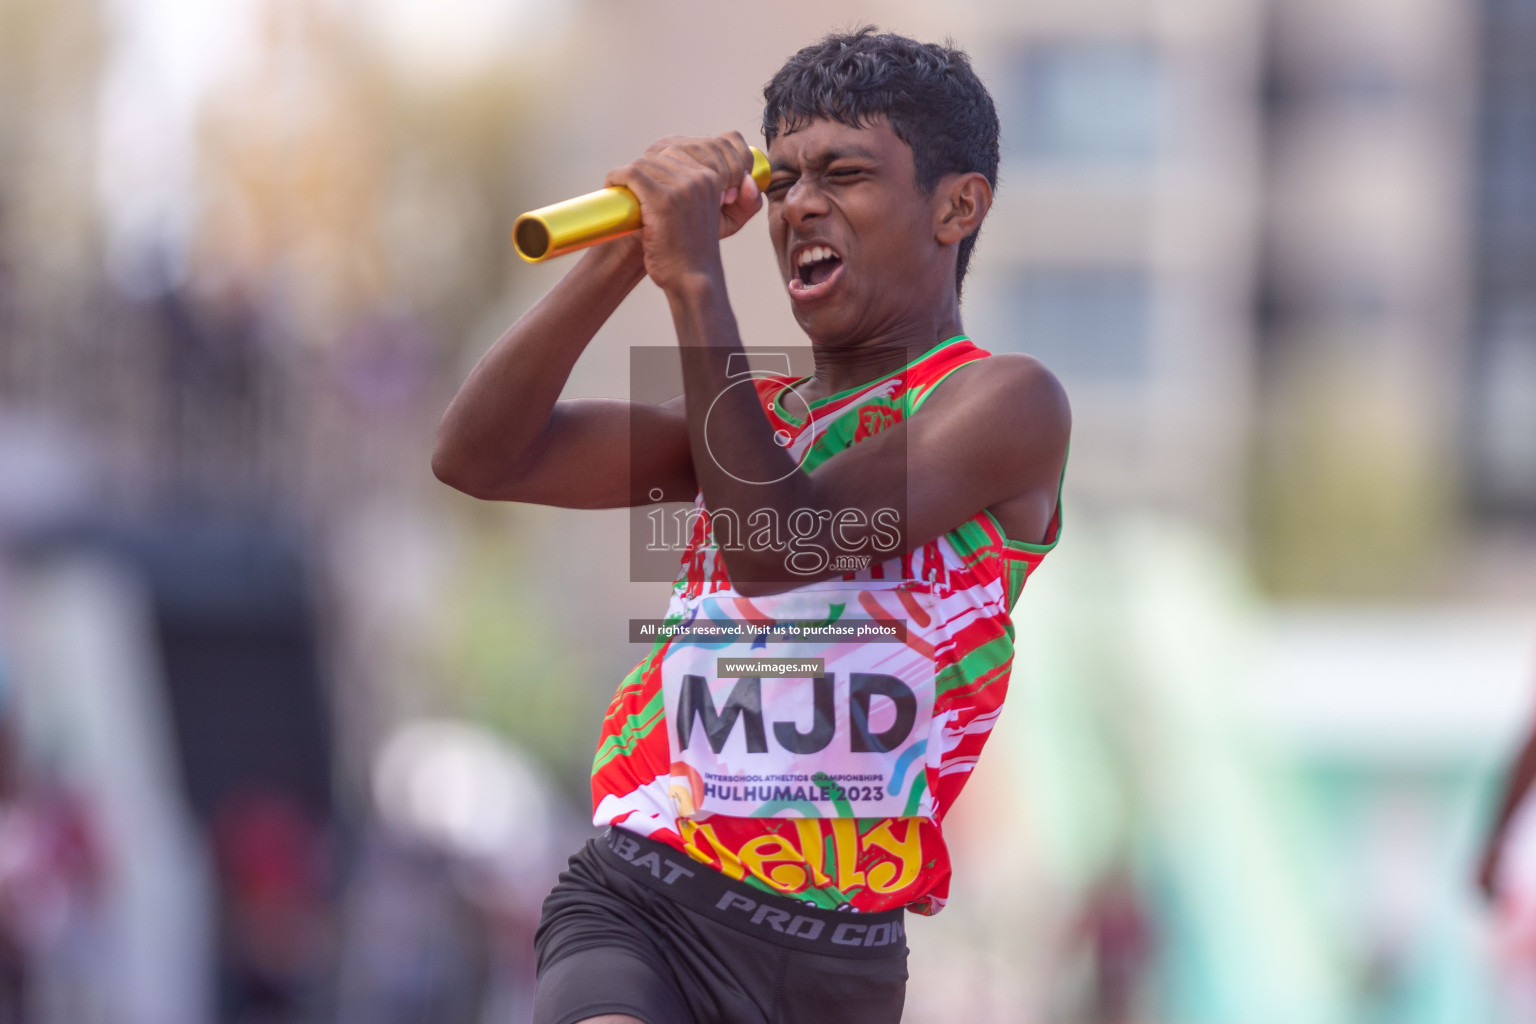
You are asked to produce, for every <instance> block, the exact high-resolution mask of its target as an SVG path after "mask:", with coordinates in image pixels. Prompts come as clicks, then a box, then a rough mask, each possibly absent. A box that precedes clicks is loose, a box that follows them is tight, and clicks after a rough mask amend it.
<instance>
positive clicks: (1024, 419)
mask: <svg viewBox="0 0 1536 1024" xmlns="http://www.w3.org/2000/svg"><path fill="white" fill-rule="evenodd" d="M923 409H925V410H928V411H931V412H944V413H947V414H949V415H951V416H958V417H963V418H965V419H973V418H984V419H986V420H988V421H990V422H991V423H992V425H993V427H994V429H996V430H997V431H999V432H1003V433H1014V434H1016V435H1018V436H1021V438H1022V437H1028V438H1030V439H1031V440H1033V441H1034V442H1035V443H1037V444H1039V443H1044V444H1045V445H1046V446H1053V444H1057V443H1059V444H1060V445H1063V446H1064V445H1065V444H1066V440H1067V436H1068V435H1069V434H1070V432H1071V429H1072V407H1071V405H1070V404H1069V403H1068V401H1067V392H1066V389H1065V388H1063V387H1062V386H1061V381H1060V380H1058V379H1057V378H1056V375H1055V374H1054V373H1052V372H1051V371H1050V370H1049V369H1047V368H1046V365H1045V364H1044V363H1042V362H1041V361H1040V360H1038V359H1036V358H1035V357H1034V356H1030V355H1025V354H1023V353H1020V352H1001V353H998V354H995V355H991V356H988V357H986V358H985V359H978V360H976V361H975V362H971V363H967V364H965V365H964V366H961V367H960V368H959V369H957V370H955V371H954V372H953V373H951V374H950V375H949V376H948V377H946V378H945V379H944V380H943V382H941V383H940V384H939V385H938V386H937V387H935V388H934V391H933V395H932V396H931V397H930V398H929V399H928V401H927V402H925V403H924V405H923Z"/></svg>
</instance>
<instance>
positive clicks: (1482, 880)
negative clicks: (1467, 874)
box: [1477, 729, 1536, 898]
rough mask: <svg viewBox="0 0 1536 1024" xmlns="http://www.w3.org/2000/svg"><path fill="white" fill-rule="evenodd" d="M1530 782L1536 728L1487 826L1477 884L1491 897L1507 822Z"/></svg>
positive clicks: (1534, 771) (1535, 773)
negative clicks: (1490, 823)
mask: <svg viewBox="0 0 1536 1024" xmlns="http://www.w3.org/2000/svg"><path fill="white" fill-rule="evenodd" d="M1533 781H1536V729H1533V730H1532V731H1531V734H1530V736H1528V737H1527V738H1526V741H1525V745H1524V746H1523V747H1521V748H1520V754H1519V756H1518V757H1516V758H1515V763H1514V765H1513V766H1512V767H1511V768H1510V771H1509V778H1508V779H1507V780H1506V781H1505V783H1504V799H1503V800H1502V801H1501V802H1500V803H1499V811H1498V814H1497V815H1496V816H1495V817H1494V820H1493V827H1492V828H1491V829H1489V832H1488V839H1487V841H1486V842H1485V843H1484V845H1483V856H1482V859H1481V860H1480V861H1479V863H1478V872H1477V884H1478V887H1479V888H1481V889H1482V890H1483V893H1484V894H1485V895H1486V896H1488V897H1490V898H1491V897H1493V896H1494V895H1496V893H1497V889H1498V881H1499V879H1498V875H1499V862H1500V861H1501V860H1502V858H1503V853H1504V842H1505V840H1506V838H1507V837H1508V832H1509V823H1510V822H1511V821H1512V820H1513V819H1514V816H1515V811H1516V810H1517V809H1518V808H1519V807H1520V804H1521V802H1522V801H1524V800H1525V797H1526V794H1527V793H1528V792H1529V791H1530V788H1531V783H1532V782H1533Z"/></svg>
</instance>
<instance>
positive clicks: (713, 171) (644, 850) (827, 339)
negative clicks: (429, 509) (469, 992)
mask: <svg viewBox="0 0 1536 1024" xmlns="http://www.w3.org/2000/svg"><path fill="white" fill-rule="evenodd" d="M765 99H766V106H765V109H764V112H763V134H764V136H765V138H766V139H767V145H768V149H767V152H768V156H769V158H770V161H771V163H772V179H771V183H770V184H769V186H768V188H767V189H766V195H765V196H764V195H760V194H759V191H758V188H757V186H756V185H755V184H754V182H753V180H752V178H751V177H749V176H748V175H747V171H748V169H749V168H750V166H751V157H750V153H749V151H748V148H747V145H746V143H745V142H744V141H743V140H742V138H741V137H740V136H739V135H736V134H728V135H722V136H718V137H714V138H696V139H682V138H674V139H665V140H662V141H661V142H658V143H657V144H656V145H654V146H652V147H651V148H650V149H649V150H647V151H646V153H645V154H644V155H643V156H641V157H640V158H639V159H637V160H635V161H634V162H633V163H631V164H629V165H627V166H625V167H621V168H619V169H617V170H615V171H613V172H612V173H611V174H610V175H609V176H608V183H609V184H611V185H624V186H626V187H628V188H629V189H631V190H632V191H633V192H634V193H635V195H636V196H637V197H638V198H639V200H640V205H641V210H642V216H643V221H644V228H643V229H642V230H641V231H640V232H639V233H638V234H637V235H634V236H630V237H628V238H624V239H621V240H618V241H615V242H612V243H608V244H605V245H601V246H598V247H595V248H593V249H592V250H591V251H589V252H588V253H587V254H586V255H585V256H584V257H583V258H582V260H581V262H580V263H579V264H577V265H576V266H575V267H574V268H572V270H571V271H570V273H569V274H568V275H567V276H566V277H565V278H564V279H563V280H562V281H561V282H560V283H559V284H558V285H556V286H555V288H554V289H553V290H552V291H550V293H549V294H548V295H546V296H545V297H544V298H543V300H541V301H540V302H539V303H538V304H537V305H536V306H535V307H534V308H533V309H532V310H530V311H529V312H528V313H527V314H526V315H524V316H523V317H522V319H520V320H519V321H518V322H517V323H516V324H514V325H513V326H512V328H511V329H510V330H509V331H508V332H507V333H506V335H505V336H504V337H502V338H501V339H500V340H499V341H498V342H497V343H496V344H495V346H493V347H492V349H491V350H490V352H489V353H488V354H487V355H486V356H485V358H484V359H483V360H482V361H481V362H480V364H479V365H478V366H477V367H476V368H475V370H474V372H473V373H472V374H471V376H470V378H469V380H468V381H467V382H466V383H465V384H464V386H463V388H462V390H461V391H460V392H459V394H458V396H457V397H456V398H455V399H454V401H453V403H452V405H451V406H450V408H449V410H448V412H447V414H446V416H445V417H444V420H443V424H442V428H441V432H440V435H439V438H438V445H437V451H436V453H435V454H434V457H433V468H434V470H435V471H436V472H437V474H438V476H439V477H440V478H441V479H442V480H444V481H445V482H447V483H449V484H451V485H452V486H454V487H456V488H458V489H460V490H462V491H465V492H468V493H470V494H473V495H476V496H478V497H482V498H488V499H497V500H506V501H525V502H539V503H543V504H548V505H558V506H563V507H570V508H607V507H615V506H634V505H645V504H650V503H654V502H658V501H675V500H696V502H697V507H698V509H699V513H700V514H699V515H698V516H697V517H696V518H695V520H694V528H693V532H692V538H691V540H690V542H689V544H688V548H687V551H686V553H685V555H684V557H683V566H682V570H681V573H680V575H679V577H678V579H677V582H676V583H675V584H674V587H673V592H672V599H671V605H670V607H669V609H668V615H667V620H668V622H669V623H671V624H672V625H673V626H674V627H676V632H674V633H671V634H668V635H666V636H664V637H663V638H662V639H659V640H658V641H657V643H656V645H655V647H654V649H653V650H652V651H651V653H650V654H649V655H648V656H647V657H646V658H645V659H644V660H643V661H642V662H641V663H640V664H639V665H638V666H637V667H636V668H635V670H634V671H633V672H632V673H631V674H630V675H629V676H628V677H627V678H626V679H625V680H624V681H623V683H622V684H621V685H620V686H619V688H618V691H617V693H615V695H614V698H613V701H612V703H611V705H610V707H609V711H608V714H607V717H606V719H605V720H604V723H603V731H602V739H601V742H600V744H599V746H598V751H597V756H596V760H595V762H594V766H593V774H592V794H593V802H594V810H595V821H596V823H597V824H599V825H602V826H607V832H606V833H605V834H604V836H603V837H602V838H601V839H598V840H593V841H592V842H590V843H589V844H588V845H587V846H586V847H585V848H584V849H582V850H581V851H580V852H578V853H577V854H576V855H575V856H573V857H572V858H571V862H570V867H569V870H568V871H566V872H565V873H564V874H563V875H562V876H561V880H560V883H559V885H558V886H556V888H555V890H554V892H552V893H551V894H550V896H549V898H548V900H547V901H546V902H545V905H544V917H543V921H542V923H541V925H540V928H539V933H538V938H537V947H538V963H539V987H538V994H537V998H536V1007H535V1020H537V1021H538V1022H539V1024H575V1022H578V1021H602V1022H605V1024H606V1022H626V1024H627V1022H632V1021H640V1022H643V1024H672V1022H690V1021H696V1022H700V1024H703V1022H717V1021H718V1022H725V1021H731V1022H738V1021H740V1022H763V1024H767V1022H779V1021H795V1022H802V1021H803V1022H814V1021H827V1022H834V1021H835V1022H839V1024H848V1022H862V1021H871V1022H875V1021H882V1022H883V1021H891V1022H894V1021H897V1020H899V1019H900V1016H901V1007H902V1001H903V995H904V991H905V981H906V942H905V929H904V923H903V914H904V911H905V910H906V909H911V910H915V911H917V912H918V913H924V914H929V913H933V912H935V911H937V910H938V909H939V908H940V907H941V906H942V905H943V902H944V898H945V895H946V893H947V890H948V884H949V861H948V858H947V854H946V851H945V847H944V841H943V837H942V834H941V831H940V824H941V822H942V820H943V817H944V814H945V812H946V811H947V810H948V808H949V807H950V806H951V805H952V804H953V802H954V800H955V798H956V797H957V796H958V795H959V792H960V789H961V787H962V786H964V784H965V781H966V778H967V777H968V775H969V773H970V771H971V768H972V767H973V765H974V764H975V762H976V759H977V757H978V755H979V754H980V751H981V747H982V744H983V743H984V742H985V741H986V738H987V735H988V733H989V731H990V730H991V727H992V724H993V722H994V721H995V719H996V717H997V715H998V712H999V711H1000V709H1001V705H1002V701H1003V696H1004V693H1005V691H1006V687H1007V683H1008V676H1009V670H1010V667H1011V664H1012V658H1013V636H1014V631H1013V626H1012V623H1011V621H1010V618H1009V612H1010V609H1011V608H1012V606H1013V604H1014V602H1015V600H1016V599H1017V598H1018V595H1019V590H1020V588H1021V587H1022V586H1023V584H1024V580H1025V577H1026V576H1027V575H1028V573H1029V571H1030V570H1031V569H1033V568H1034V567H1035V566H1036V565H1038V564H1039V562H1040V560H1041V558H1043V557H1044V555H1045V553H1046V552H1047V551H1048V550H1049V549H1050V548H1051V546H1052V545H1054V543H1055V541H1056V534H1057V530H1058V526H1059V498H1060V482H1061V477H1062V473H1063V469H1064V466H1065V462H1066V454H1067V437H1068V430H1069V413H1068V409H1067V402H1066V398H1065V396H1064V395H1063V393H1062V390H1061V388H1060V386H1059V385H1058V384H1057V382H1056V380H1055V379H1054V378H1053V377H1052V376H1051V374H1050V373H1049V372H1048V371H1047V370H1046V369H1045V368H1044V367H1043V366H1041V365H1040V364H1039V363H1038V362H1037V361H1035V360H1034V359H1032V358H1029V357H1027V356H1022V355H989V354H988V353H987V352H985V351H984V350H982V349H981V348H978V347H977V346H976V345H975V344H973V343H972V342H971V341H970V340H969V339H968V338H967V337H966V336H965V334H964V331H963V328H962V327H961V322H960V307H959V293H960V285H961V281H962V280H963V279H964V276H965V270H966V265H967V262H968V261H969V258H970V254H971V250H972V247H973V246H974V244H975V241H976V233H977V231H978V230H979V229H980V227H981V224H982V221H983V220H984V219H985V217H986V215H987V210H988V208H989V206H990V205H991V202H992V189H993V186H994V185H995V183H996V176H997V161H998V122H997V115H996V112H995V111H994V108H993V105H992V100H991V98H990V97H989V96H988V94H987V91H986V89H985V88H984V87H983V86H982V84H981V82H980V81H979V80H978V79H977V77H976V75H975V74H974V72H973V71H972V70H971V67H970V64H969V61H968V59H967V58H966V56H965V55H964V54H963V53H961V52H959V51H957V50H954V49H949V48H946V47H942V46H937V45H925V44H919V43H916V42H913V41H912V40H909V39H905V38H902V37H900V36H895V35H879V34H875V33H874V31H873V30H872V29H866V30H863V31H860V32H857V33H854V34H851V35H835V36H829V37H828V38H826V39H825V40H823V41H822V42H820V43H817V44H815V45H813V46H810V47H807V48H805V49H803V50H801V51H800V52H799V53H797V54H796V55H795V56H794V57H792V58H791V59H790V60H789V62H788V63H787V64H785V66H784V67H783V68H782V69H781V70H780V71H779V72H778V73H777V74H776V75H775V76H774V77H773V79H772V81H770V82H769V84H768V86H767V88H766V90H765ZM765 199H766V207H767V216H766V220H767V223H768V231H769V235H770V237H771V239H772V241H773V246H774V251H775V253H776V254H777V257H778V262H779V269H780V273H781V274H782V276H783V279H784V284H785V287H786V290H787V292H788V298H789V301H790V303H791V305H792V308H793V310H794V315H795V318H796V320H797V321H798V323H799V325H800V326H801V328H802V329H803V330H804V331H805V333H806V335H807V336H808V337H809V338H810V341H811V346H812V350H813V355H814V367H815V372H814V373H812V374H811V375H810V376H809V377H805V378H801V379H792V378H790V377H787V376H776V375H766V376H765V375H762V374H755V375H748V376H743V375H742V372H741V371H742V366H743V360H742V349H741V343H740V339H739V337H738V334H737V327H736V321H735V319H734V317H733V315H732V312H731V306H730V303H729V301H728V299H727V297H726V290H725V280H724V276H723V273H722V270H721V260H720V239H721V238H724V237H726V236H728V235H730V234H733V233H734V232H735V231H736V230H737V229H739V228H740V227H741V226H742V225H743V224H744V223H745V222H746V221H747V220H749V219H750V218H751V217H752V216H754V215H755V214H756V213H757V212H758V211H759V210H760V209H761V208H762V207H763V206H764V205H765V203H764V200H765ZM645 277H649V278H650V279H651V281H652V283H653V284H655V285H656V286H658V287H659V288H661V289H662V291H663V292H664V293H665V294H666V297H667V300H668V303H669V305H670V308H671V312H672V319H673V324H674V326H675V328H676V332H677V340H678V348H679V354H680V359H681V363H682V371H683V384H684V394H683V395H682V396H680V397H679V398H678V399H675V400H673V401H671V402H667V403H665V404H662V405H655V406H651V405H643V404H636V403H629V402H623V401H559V400H558V399H559V395H560V391H561V388H562V386H563V385H564V383H565V381H566V378H567V375H568V374H569V372H570V370H571V367H572V366H573V364H574V363H575V362H576V359H577V357H578V356H579V355H580V354H581V351H582V349H583V348H584V347H585V346H586V344H587V343H588V341H590V339H591V338H592V336H593V335H594V334H595V333H596V331H597V330H598V328H599V327H600V326H601V325H602V324H603V322H604V321H605V320H606V319H607V318H608V316H609V315H610V314H611V313H612V312H613V311H614V309H615V308H616V307H617V306H618V304H619V303H620V302H621V301H622V300H623V298H624V297H625V295H627V294H628V292H629V291H630V289H632V288H634V287H635V286H636V285H637V284H638V283H639V282H640V281H641V280H642V279H643V278H645ZM732 356H735V357H736V358H734V359H733V358H732ZM844 556H847V557H844ZM849 558H852V559H853V561H849V560H848V559H849ZM850 566H862V567H861V568H857V569H855V570H854V571H850ZM711 630H713V631H714V632H713V633H712V632H711ZM781 654H784V655H788V656H790V657H791V658H792V659H794V660H793V663H792V664H793V665H795V666H799V667H791V668H789V669H787V670H785V669H784V667H783V666H782V665H780V666H777V667H775V666H773V665H772V664H770V662H769V661H767V660H762V659H764V658H765V657H766V658H768V659H771V658H773V657H777V656H779V655H781ZM733 663H734V664H735V666H736V667H735V669H734V671H733V670H732V668H731V665H732V664H733ZM743 664H745V666H746V667H745V668H743V667H742V666H743ZM776 673H777V674H776ZM796 673H798V676H797V675H796Z"/></svg>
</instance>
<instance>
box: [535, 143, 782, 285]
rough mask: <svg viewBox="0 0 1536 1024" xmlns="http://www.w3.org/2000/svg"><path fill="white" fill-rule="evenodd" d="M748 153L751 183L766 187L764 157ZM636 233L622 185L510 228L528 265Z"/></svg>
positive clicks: (635, 205)
mask: <svg viewBox="0 0 1536 1024" xmlns="http://www.w3.org/2000/svg"><path fill="white" fill-rule="evenodd" d="M748 148H749V149H751V150H752V180H753V181H755V182H757V187H758V188H760V189H766V188H767V187H768V176H769V172H768V156H767V154H765V153H764V152H763V151H762V150H760V149H758V148H757V147H756V146H749V147H748ZM638 230H640V200H638V199H636V198H635V194H634V193H633V192H631V191H630V190H629V189H627V188H624V187H623V186H622V185H615V186H613V187H611V188H602V189H598V190H597V191H596V192H588V193H587V194H586V195H584V196H577V197H576V198H575V199H567V200H566V201H565V202H563V203H555V204H554V205H553V206H543V207H540V208H539V209H537V210H530V211H528V212H527V213H525V214H523V215H522V216H521V217H519V218H517V220H516V222H514V223H513V225H512V247H513V248H514V249H516V250H517V254H518V255H519V256H521V257H522V258H523V259H525V260H527V261H528V262H529V263H542V262H544V261H545V260H547V259H552V258H553V257H555V256H564V255H565V254H566V253H568V252H575V251H576V250H577V249H585V248H586V247H587V246H589V245H596V244H597V243H599V242H606V241H608V240H609V239H610V238H618V237H619V236H621V235H627V234H629V233H630V232H632V231H638Z"/></svg>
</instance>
